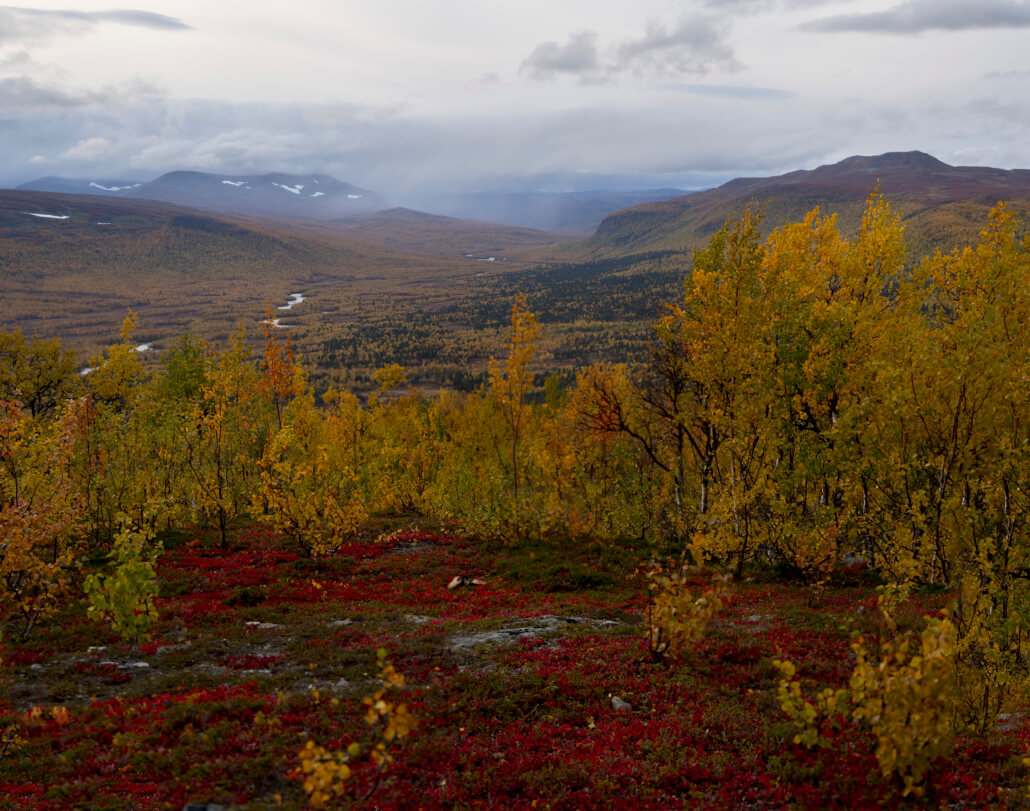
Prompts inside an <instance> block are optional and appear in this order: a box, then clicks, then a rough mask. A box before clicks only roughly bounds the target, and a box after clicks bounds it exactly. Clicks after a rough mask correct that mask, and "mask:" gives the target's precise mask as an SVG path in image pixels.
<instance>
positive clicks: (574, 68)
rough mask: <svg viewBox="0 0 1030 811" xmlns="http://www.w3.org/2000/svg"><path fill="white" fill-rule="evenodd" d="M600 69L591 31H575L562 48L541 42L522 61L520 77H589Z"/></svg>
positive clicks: (552, 43)
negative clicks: (522, 75)
mask: <svg viewBox="0 0 1030 811" xmlns="http://www.w3.org/2000/svg"><path fill="white" fill-rule="evenodd" d="M599 68H600V62H599V55H598V52H597V34H596V33H594V32H593V31H578V32H576V33H574V34H570V35H569V41H568V42H567V43H565V44H564V45H559V44H558V43H557V42H541V43H540V44H539V45H537V46H536V47H535V48H534V49H533V51H532V52H531V53H530V54H529V56H527V57H526V58H525V59H524V60H523V61H522V65H521V66H520V67H519V72H520V73H527V74H529V76H530V77H531V78H533V79H553V78H554V77H556V76H560V75H562V74H571V75H574V76H580V77H583V76H591V75H594V74H596V73H597V72H598V69H599Z"/></svg>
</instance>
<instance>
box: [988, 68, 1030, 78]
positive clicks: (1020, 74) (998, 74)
mask: <svg viewBox="0 0 1030 811" xmlns="http://www.w3.org/2000/svg"><path fill="white" fill-rule="evenodd" d="M984 78H985V79H990V80H992V81H993V80H995V79H1030V70H994V71H991V72H990V73H987V74H985V75H984Z"/></svg>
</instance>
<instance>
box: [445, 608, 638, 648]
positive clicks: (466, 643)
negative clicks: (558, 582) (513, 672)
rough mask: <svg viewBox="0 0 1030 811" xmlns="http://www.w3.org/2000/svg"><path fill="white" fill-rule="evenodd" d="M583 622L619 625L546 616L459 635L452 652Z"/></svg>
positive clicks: (501, 642) (507, 642) (530, 635)
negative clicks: (490, 629)
mask: <svg viewBox="0 0 1030 811" xmlns="http://www.w3.org/2000/svg"><path fill="white" fill-rule="evenodd" d="M581 622H586V623H592V624H595V625H618V623H617V622H615V620H593V619H588V618H586V617H556V616H554V615H553V614H546V615H544V616H542V617H533V618H532V619H529V620H526V624H525V625H519V626H516V627H513V628H500V629H498V630H495V631H481V632H479V633H475V634H459V635H457V636H454V637H451V650H463V649H469V648H476V647H478V646H479V645H491V644H492V645H504V644H509V643H512V642H517V641H518V640H520V639H526V638H529V637H535V636H540V635H542V634H546V633H550V632H552V631H556V630H558V629H559V628H562V627H563V626H566V625H576V624H579V623H581Z"/></svg>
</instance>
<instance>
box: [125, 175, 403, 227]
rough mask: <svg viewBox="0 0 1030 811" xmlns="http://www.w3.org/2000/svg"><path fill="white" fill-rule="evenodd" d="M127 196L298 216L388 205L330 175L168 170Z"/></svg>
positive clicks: (346, 212) (350, 212)
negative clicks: (217, 173) (232, 173)
mask: <svg viewBox="0 0 1030 811" xmlns="http://www.w3.org/2000/svg"><path fill="white" fill-rule="evenodd" d="M127 196H129V197H138V198H142V199H146V200H161V201H163V202H166V203H175V204H177V205H182V206H189V207H191V208H203V209H209V210H213V211H222V212H226V213H231V214H246V215H249V216H254V217H272V218H276V219H294V220H311V219H314V220H327V219H332V218H334V217H354V216H358V215H361V214H367V213H368V212H370V211H379V210H380V209H384V208H387V205H386V203H385V202H384V201H383V200H382V198H380V197H379V196H378V195H377V194H375V193H373V192H370V191H368V190H367V189H361V188H358V187H357V186H352V185H351V184H350V183H344V182H343V181H340V180H337V179H336V178H333V177H329V176H328V175H286V174H276V173H273V174H266V175H215V174H209V173H207V172H168V173H167V174H164V175H161V177H159V178H157V180H154V181H152V182H150V183H145V184H143V185H142V186H140V187H139V188H137V189H133V190H132V191H131V192H129V193H128V195H127Z"/></svg>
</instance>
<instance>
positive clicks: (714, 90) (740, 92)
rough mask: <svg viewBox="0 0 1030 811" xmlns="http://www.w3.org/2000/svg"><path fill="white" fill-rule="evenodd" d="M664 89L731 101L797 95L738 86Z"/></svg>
mask: <svg viewBox="0 0 1030 811" xmlns="http://www.w3.org/2000/svg"><path fill="white" fill-rule="evenodd" d="M663 88H664V89H665V90H675V91H677V92H679V93H693V94H695V95H698V96H711V97H714V98H723V99H729V100H731V101H751V100H754V101H775V100H783V99H791V98H794V97H795V96H796V95H797V94H796V93H793V92H792V91H790V90H779V89H777V88H774V87H754V86H752V85H736V84H667V85H663Z"/></svg>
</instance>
